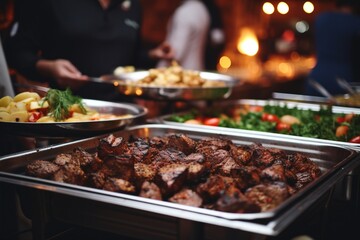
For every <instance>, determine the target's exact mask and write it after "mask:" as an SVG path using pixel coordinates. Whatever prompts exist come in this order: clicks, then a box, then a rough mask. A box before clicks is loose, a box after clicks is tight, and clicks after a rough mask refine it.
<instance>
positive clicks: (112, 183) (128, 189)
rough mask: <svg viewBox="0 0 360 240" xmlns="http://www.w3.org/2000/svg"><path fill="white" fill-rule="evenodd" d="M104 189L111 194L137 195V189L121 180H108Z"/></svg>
mask: <svg viewBox="0 0 360 240" xmlns="http://www.w3.org/2000/svg"><path fill="white" fill-rule="evenodd" d="M103 189H104V190H107V191H111V192H121V193H127V194H135V192H136V187H135V186H134V185H133V184H132V183H131V182H129V181H126V180H124V179H121V178H107V179H106V181H105V183H104V185H103Z"/></svg>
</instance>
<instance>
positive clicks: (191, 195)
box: [169, 188, 203, 207]
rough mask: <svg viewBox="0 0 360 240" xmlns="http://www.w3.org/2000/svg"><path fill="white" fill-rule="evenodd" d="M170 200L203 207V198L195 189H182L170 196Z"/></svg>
mask: <svg viewBox="0 0 360 240" xmlns="http://www.w3.org/2000/svg"><path fill="white" fill-rule="evenodd" d="M169 201H170V202H173V203H180V204H183V205H187V206H192V207H201V205H202V201H203V200H202V198H201V197H200V196H199V195H198V194H197V193H196V192H194V191H193V190H191V189H188V188H184V189H182V190H181V191H179V192H177V193H175V194H174V195H173V196H172V197H171V198H169Z"/></svg>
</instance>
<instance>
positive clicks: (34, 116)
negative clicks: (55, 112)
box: [29, 112, 42, 122]
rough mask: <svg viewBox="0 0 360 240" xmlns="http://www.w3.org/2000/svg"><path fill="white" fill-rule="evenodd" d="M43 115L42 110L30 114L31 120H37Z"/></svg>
mask: <svg viewBox="0 0 360 240" xmlns="http://www.w3.org/2000/svg"><path fill="white" fill-rule="evenodd" d="M41 117H42V113H41V112H31V113H30V116H29V122H36V121H37V120H39V118H41Z"/></svg>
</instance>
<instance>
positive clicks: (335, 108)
mask: <svg viewBox="0 0 360 240" xmlns="http://www.w3.org/2000/svg"><path fill="white" fill-rule="evenodd" d="M266 104H269V105H277V106H287V107H289V108H295V107H297V108H298V109H304V110H313V111H319V110H320V108H321V104H315V103H304V102H295V101H282V100H257V99H241V100H236V101H231V102H223V103H222V102H220V103H218V104H217V103H214V105H213V106H212V107H213V108H214V109H222V108H224V107H226V108H229V106H234V107H236V106H241V105H251V106H265V105H266ZM332 111H333V113H345V114H348V113H355V114H360V108H352V107H342V106H332ZM182 113H186V112H182ZM182 113H175V114H182ZM171 115H173V114H167V115H164V116H160V117H156V118H153V119H148V120H147V121H148V122H149V123H161V124H167V125H172V126H182V125H185V124H184V123H178V122H173V121H169V120H167V119H169V117H170V116H171ZM186 126H189V127H195V128H205V129H207V128H210V129H212V128H217V129H219V131H221V132H238V133H245V134H249V133H251V134H260V135H265V136H269V137H271V136H273V137H275V138H277V137H281V138H287V139H294V140H306V141H312V142H319V143H328V144H340V145H344V146H347V147H351V148H355V149H357V150H360V144H358V143H349V142H340V141H335V140H326V139H319V138H310V137H301V136H294V135H289V134H281V133H269V132H261V131H254V130H244V129H237V128H226V127H213V126H205V125H192V124H186Z"/></svg>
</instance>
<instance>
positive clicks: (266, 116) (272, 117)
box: [261, 113, 279, 122]
mask: <svg viewBox="0 0 360 240" xmlns="http://www.w3.org/2000/svg"><path fill="white" fill-rule="evenodd" d="M261 119H262V120H263V121H266V122H279V118H278V116H276V115H275V114H270V113H263V114H262V116H261Z"/></svg>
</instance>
